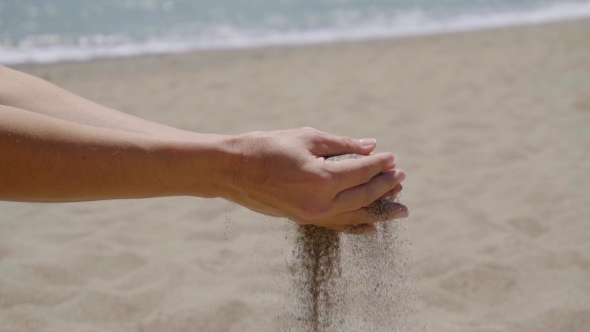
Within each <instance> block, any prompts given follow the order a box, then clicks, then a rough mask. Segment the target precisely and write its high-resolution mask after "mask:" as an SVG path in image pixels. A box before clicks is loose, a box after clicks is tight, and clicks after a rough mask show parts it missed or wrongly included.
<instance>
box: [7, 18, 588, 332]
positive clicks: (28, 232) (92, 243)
mask: <svg viewBox="0 0 590 332" xmlns="http://www.w3.org/2000/svg"><path fill="white" fill-rule="evenodd" d="M17 69H20V70H23V71H26V72H29V73H32V74H33V75H36V76H39V77H42V78H44V79H46V80H49V81H51V82H53V83H55V84H57V85H59V86H62V87H64V88H66V89H68V90H70V91H73V92H75V93H77V94H80V95H82V96H84V97H86V98H88V99H90V100H93V101H96V102H98V103H101V104H104V105H107V106H109V107H112V108H114V109H117V110H120V111H124V112H127V113H129V114H133V115H137V116H140V117H143V118H146V119H149V120H153V121H156V122H160V123H164V124H167V125H171V126H174V127H179V128H182V129H187V130H194V131H199V132H211V133H224V134H238V133H243V132H248V131H253V130H274V129H283V128H293V127H302V126H312V127H315V128H317V129H320V130H324V131H328V132H332V133H337V134H342V135H348V136H352V137H358V138H363V137H375V138H376V139H377V140H378V150H379V151H392V152H394V154H395V155H396V157H397V164H398V167H400V168H402V169H404V170H405V171H406V173H407V175H408V177H407V180H406V181H405V182H404V190H403V194H402V197H401V201H402V202H403V203H405V204H406V205H408V207H409V209H410V218H408V219H406V220H403V221H400V222H398V224H399V225H398V228H397V231H398V232H399V244H398V248H399V249H400V252H402V253H403V256H402V257H399V261H400V270H399V271H392V275H391V278H400V291H402V290H401V289H402V288H403V292H406V293H407V294H408V295H407V297H406V298H404V299H403V300H402V301H397V302H395V303H393V302H392V303H391V304H390V305H395V306H399V308H400V311H399V325H398V326H397V330H396V331H434V332H442V331H449V332H509V331H518V332H533V331H534V332H570V331H571V332H582V331H590V20H582V21H576V22H563V23H555V24H545V25H538V26H527V27H514V28H504V29H499V30H490V31H479V32H467V33H455V34H449V35H438V36H425V37H414V38H401V39H391V40H378V41H365V42H354V43H338V44H330V45H311V46H300V47H280V48H263V49H251V50H238V51H235V50H233V51H212V52H198V53H191V54H184V55H174V56H160V57H143V58H134V59H122V60H111V61H96V62H90V63H71V64H58V65H49V66H20V67H17ZM292 230H293V225H292V224H291V223H290V222H288V221H286V220H280V219H273V218H270V217H265V216H261V215H258V214H255V213H253V212H250V211H247V210H246V209H244V208H242V207H240V206H237V205H234V204H230V203H228V202H225V201H223V200H218V199H214V200H206V199H199V198H191V197H173V198H159V199H146V200H128V201H105V202H91V203H71V204H23V203H8V202H1V203H0V331H2V332H9V331H10V332H13V331H19V332H20V331H23V332H24V331H27V332H34V331H84V332H98V331H137V332H164V331H166V332H181V331H182V332H186V331H198V332H209V331H223V332H225V331H228V332H229V331H232V332H238V331H239V332H250V331H252V332H254V331H289V330H290V329H291V330H292V326H293V318H291V317H290V316H289V308H290V306H291V305H292V303H293V301H294V300H293V298H292V291H291V289H290V287H291V274H292V271H291V270H290V268H289V266H290V265H289V264H290V263H289V257H290V255H291V253H292V250H293V242H292V241H291V238H292V236H291V235H292ZM344 268H346V267H344ZM406 293H404V294H406ZM404 296H406V295H404ZM292 331H293V332H298V331H296V330H292Z"/></svg>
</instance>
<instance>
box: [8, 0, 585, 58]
mask: <svg viewBox="0 0 590 332" xmlns="http://www.w3.org/2000/svg"><path fill="white" fill-rule="evenodd" d="M582 17H590V1H589V0H570V1H563V0H562V1H560V0H478V1H475V0H0V63H5V64H18V63H50V62H59V61H84V60H90V59H94V58H104V57H125V56H134V55H141V54H165V53H176V52H185V51H190V50H199V49H212V48H243V47H255V46H261V45H289V44H304V43H318V42H330V41H337V40H356V39H369V38H381V37H391V36H404V35H414V34H427V33H439V32H447V31H457V30H472V29H482V28H489V27H497V26H506V25H517V24H533V23H540V22H548V21H556V20H569V19H577V18H582Z"/></svg>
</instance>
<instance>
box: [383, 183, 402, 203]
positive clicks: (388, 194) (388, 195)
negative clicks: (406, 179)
mask: <svg viewBox="0 0 590 332" xmlns="http://www.w3.org/2000/svg"><path fill="white" fill-rule="evenodd" d="M402 188H403V187H402V185H401V184H399V183H398V185H397V186H395V187H394V188H393V189H392V190H391V191H388V192H386V193H385V194H384V195H383V196H381V199H382V200H385V201H393V200H394V199H395V198H396V197H397V195H398V194H399V193H400V191H402Z"/></svg>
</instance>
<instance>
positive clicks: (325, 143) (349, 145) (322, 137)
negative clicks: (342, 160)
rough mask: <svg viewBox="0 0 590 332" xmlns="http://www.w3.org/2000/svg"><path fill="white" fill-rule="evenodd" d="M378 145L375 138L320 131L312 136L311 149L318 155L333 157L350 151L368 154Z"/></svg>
mask: <svg viewBox="0 0 590 332" xmlns="http://www.w3.org/2000/svg"><path fill="white" fill-rule="evenodd" d="M376 147H377V140H376V139H374V138H363V139H356V138H351V137H346V136H338V135H333V134H328V133H323V132H320V133H318V134H317V135H314V137H313V138H312V140H311V146H309V150H310V152H311V153H312V154H313V155H315V156H317V157H331V156H338V155H342V154H348V153H357V154H362V155H368V154H369V153H371V152H373V150H375V148H376Z"/></svg>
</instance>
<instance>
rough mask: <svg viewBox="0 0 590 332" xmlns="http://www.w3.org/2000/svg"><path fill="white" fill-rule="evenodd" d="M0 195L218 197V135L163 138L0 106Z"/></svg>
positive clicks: (14, 198) (39, 197) (21, 197)
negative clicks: (191, 138)
mask: <svg viewBox="0 0 590 332" xmlns="http://www.w3.org/2000/svg"><path fill="white" fill-rule="evenodd" d="M0 120H1V121H0V199H1V200H12V201H45V202H57V201H82V200H101V199H117V198H142V197H160V196H176V195H192V196H201V197H217V196H220V195H221V192H222V190H223V188H222V187H223V185H224V183H223V182H222V180H223V178H224V177H223V176H222V174H221V170H222V169H223V168H222V167H221V166H222V165H221V163H222V162H223V161H222V160H223V154H222V153H221V148H220V147H223V141H224V139H225V137H222V136H204V135H203V136H201V137H200V139H199V140H183V139H169V138H159V137H153V136H148V135H144V134H138V133H132V132H127V131H121V130H114V129H106V128H97V127H93V126H88V125H81V124H78V123H73V122H69V121H65V120H61V119H56V118H52V117H49V116H46V115H42V114H38V113H34V112H29V111H26V110H21V109H17V108H14V107H7V106H0Z"/></svg>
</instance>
